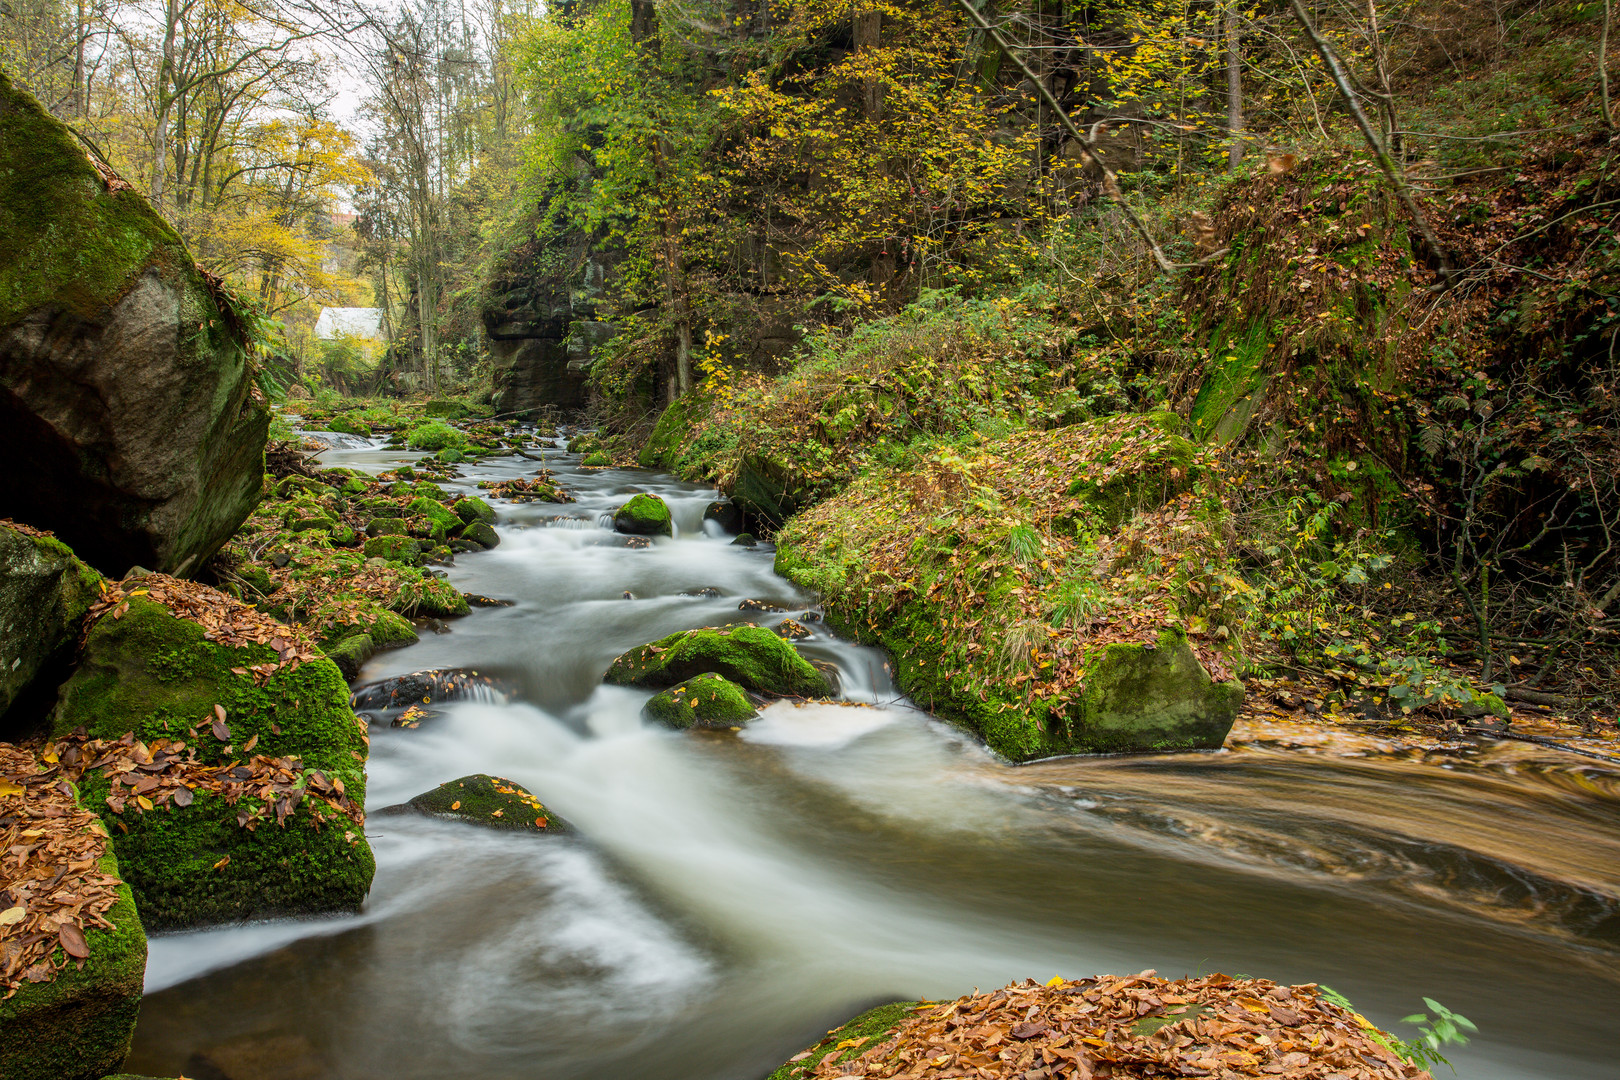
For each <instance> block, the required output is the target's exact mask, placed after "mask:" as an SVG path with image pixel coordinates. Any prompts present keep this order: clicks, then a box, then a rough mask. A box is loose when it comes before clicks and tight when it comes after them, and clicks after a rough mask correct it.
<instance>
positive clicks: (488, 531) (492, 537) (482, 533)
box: [456, 521, 501, 548]
mask: <svg viewBox="0 0 1620 1080" xmlns="http://www.w3.org/2000/svg"><path fill="white" fill-rule="evenodd" d="M456 536H457V537H458V538H459V539H462V540H466V541H469V542H470V543H474V544H477V545H478V546H479V547H482V548H492V547H496V546H497V545H499V544H500V542H501V537H500V534H499V533H497V532H496V531H495V529H494V528H493V527H492V526H490V525H486V524H485V523H484V522H482V521H474V522H472V523H471V524H469V525H467V526H466V527H464V528H463V529H462V530H461V531H460V532H459V533H457V534H456Z"/></svg>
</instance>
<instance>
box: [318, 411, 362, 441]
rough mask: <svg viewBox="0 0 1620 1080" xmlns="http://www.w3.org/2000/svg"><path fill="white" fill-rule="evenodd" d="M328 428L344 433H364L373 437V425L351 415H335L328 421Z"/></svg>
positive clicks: (328, 429)
mask: <svg viewBox="0 0 1620 1080" xmlns="http://www.w3.org/2000/svg"><path fill="white" fill-rule="evenodd" d="M326 430H327V431H336V432H338V433H339V434H342V435H362V436H364V437H366V438H368V439H369V438H371V425H370V424H368V423H366V422H365V421H364V420H357V419H355V418H354V417H351V416H334V417H333V418H332V419H331V420H328V421H327V423H326Z"/></svg>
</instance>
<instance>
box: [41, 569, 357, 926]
mask: <svg viewBox="0 0 1620 1080" xmlns="http://www.w3.org/2000/svg"><path fill="white" fill-rule="evenodd" d="M143 584H145V582H144V581H143ZM193 588H195V589H197V590H198V591H199V594H200V595H203V596H217V600H213V601H211V604H212V605H214V609H215V610H216V611H217V612H220V613H222V615H223V616H228V617H229V619H230V621H232V622H241V621H244V620H252V619H255V618H256V619H259V620H262V621H263V623H264V624H267V628H268V627H273V626H274V625H275V624H273V623H271V622H270V620H269V619H268V618H267V617H265V616H260V615H258V614H257V613H256V612H252V610H251V609H244V608H241V607H240V606H239V605H236V604H235V603H234V602H232V601H230V600H229V598H227V597H224V596H223V594H214V593H213V590H206V589H203V588H202V587H201V586H194V587H193ZM153 595H157V587H154V592H153ZM125 604H127V608H125V609H124V611H123V613H122V615H121V617H116V618H115V617H114V616H113V615H112V614H108V615H105V616H103V617H102V618H101V619H100V620H99V621H98V622H97V623H96V624H95V625H94V626H93V627H92V628H91V629H90V631H89V633H88V634H87V635H86V638H85V644H84V650H83V657H82V659H81V661H80V663H79V666H78V669H77V670H76V671H75V672H74V674H73V677H72V678H71V679H69V680H68V681H67V683H66V684H65V685H64V686H63V687H62V691H61V695H60V698H59V700H58V703H57V708H56V715H55V717H54V720H53V726H54V731H55V733H56V734H58V735H63V734H66V733H68V732H71V731H73V730H74V729H75V728H79V727H83V728H84V729H85V730H86V731H87V733H88V734H89V736H90V737H91V738H93V739H109V740H112V739H118V738H120V737H121V736H123V735H124V734H125V733H126V732H128V733H133V735H134V736H135V738H136V739H138V740H140V741H142V742H144V743H146V744H148V745H150V744H151V743H152V741H153V740H155V739H160V738H162V739H169V740H184V741H185V742H186V743H187V745H188V747H190V748H191V749H192V750H194V751H195V752H196V753H197V755H198V758H199V759H200V760H202V761H205V762H208V763H210V764H218V765H223V764H226V763H228V762H232V761H242V762H246V761H248V759H249V758H250V757H266V758H278V757H288V758H294V759H296V762H297V766H298V768H299V770H300V771H305V770H319V771H320V772H321V773H322V774H323V775H324V776H325V777H327V778H329V779H330V780H333V781H341V782H342V784H343V787H344V791H345V792H346V798H347V800H348V801H349V802H350V803H351V804H352V805H353V806H356V807H358V806H359V805H361V804H362V801H363V800H364V798H365V783H366V781H365V771H364V768H365V758H366V738H365V736H366V733H365V729H364V727H363V726H362V725H361V723H360V722H359V720H357V719H356V718H355V715H354V713H353V712H352V711H351V710H350V709H349V705H348V697H349V694H348V691H349V688H348V684H347V683H346V682H345V681H344V679H343V676H342V674H341V673H340V672H339V671H338V669H337V667H336V665H334V664H333V663H332V662H331V661H330V660H327V659H326V658H324V657H320V658H318V659H315V660H310V661H304V662H300V663H295V664H283V665H282V666H281V667H279V668H278V669H275V670H274V671H273V673H272V674H271V675H270V676H269V677H268V678H267V679H265V680H264V681H263V682H262V684H261V682H260V681H259V679H257V678H256V677H255V675H254V672H253V671H252V670H251V669H252V668H253V666H254V665H263V664H267V663H270V664H273V663H277V662H278V661H279V656H278V653H277V651H276V650H275V649H273V648H271V647H270V646H268V645H244V646H228V645H224V644H219V643H217V642H214V641H209V640H207V639H206V638H205V636H204V635H205V633H207V632H208V631H206V630H205V629H204V627H203V626H202V625H200V624H198V623H196V622H192V621H190V620H189V619H183V618H180V617H179V616H176V615H175V614H173V613H172V612H171V611H170V610H169V609H168V608H167V607H165V606H164V605H163V604H160V603H157V602H155V601H153V600H151V599H149V598H147V597H145V596H130V597H128V599H127V600H126V601H125ZM282 629H283V630H285V628H282ZM286 632H287V633H291V631H290V630H288V631H286ZM238 672H240V674H238ZM216 706H218V707H219V708H220V709H223V710H224V713H225V719H224V721H223V726H222V730H223V731H224V733H225V734H226V735H227V736H228V741H221V740H220V739H219V738H218V737H216V735H215V734H214V733H213V731H212V730H211V728H212V723H213V721H214V719H215V718H216V715H217V714H216V713H215V707H216ZM192 732H196V734H195V735H193V734H192ZM250 740H252V742H253V746H252V749H246V747H247V746H248V742H249V741H250ZM81 784H82V787H83V795H84V800H83V801H84V804H85V805H86V806H88V807H91V808H93V809H95V810H96V811H97V812H98V813H100V814H101V816H102V819H103V820H104V821H105V822H106V823H107V825H108V828H109V829H110V830H111V831H113V832H114V833H115V834H116V835H117V836H118V847H119V851H118V854H119V865H120V867H121V869H122V871H123V876H124V879H125V880H126V881H128V882H129V884H130V886H131V888H132V889H133V890H134V894H135V901H136V903H137V904H138V905H139V906H140V911H141V919H142V921H143V922H144V923H145V924H146V926H147V927H148V928H149V929H180V928H183V927H188V926H200V925H207V924H210V923H220V922H236V921H239V920H242V919H251V918H264V917H271V916H282V915H301V914H315V913H321V912H332V911H355V910H358V909H359V907H360V904H361V902H362V901H363V900H364V899H365V896H366V892H367V890H368V889H369V888H370V885H371V876H372V872H373V869H374V863H373V861H372V855H371V849H370V848H369V847H367V846H366V841H365V837H364V835H362V830H361V828H360V826H359V825H358V824H357V823H356V821H355V820H353V819H351V818H345V817H342V816H341V815H339V814H337V812H336V811H331V812H328V811H327V810H320V809H317V808H316V806H315V800H313V799H308V798H306V799H301V800H300V802H299V803H298V804H297V805H296V806H294V807H293V808H292V811H291V814H290V815H289V816H288V817H287V818H286V820H285V822H284V823H282V824H278V823H277V821H276V815H275V814H274V813H271V814H269V816H268V818H267V819H262V820H259V821H258V822H257V825H256V827H255V828H254V829H253V830H249V829H247V828H245V827H243V825H242V824H241V823H240V815H241V814H242V813H243V812H244V811H251V810H252V809H253V807H252V806H251V805H248V804H246V803H245V802H244V803H242V804H237V805H231V804H228V803H227V802H226V801H225V799H224V797H223V796H220V795H215V794H211V793H208V792H199V793H198V794H197V795H196V797H195V800H194V801H193V802H192V803H191V804H190V805H188V806H184V807H181V806H179V805H174V804H168V805H161V806H158V807H156V808H155V809H152V810H144V811H143V810H141V809H139V808H137V807H136V805H135V803H134V802H133V801H131V802H129V803H128V805H127V806H126V807H125V809H124V811H123V812H122V813H120V812H118V811H116V810H114V809H113V808H112V806H110V805H108V804H107V802H106V796H107V795H108V794H110V781H109V779H108V778H107V777H104V776H103V775H102V774H101V772H100V771H99V770H91V771H90V772H88V773H86V774H85V775H84V777H83V778H82V780H81ZM124 830H127V832H125V831H124Z"/></svg>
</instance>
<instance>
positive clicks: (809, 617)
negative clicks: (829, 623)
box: [799, 611, 821, 623]
mask: <svg viewBox="0 0 1620 1080" xmlns="http://www.w3.org/2000/svg"><path fill="white" fill-rule="evenodd" d="M799 621H800V622H806V623H818V622H820V621H821V612H819V611H807V612H805V613H804V614H803V615H800V616H799Z"/></svg>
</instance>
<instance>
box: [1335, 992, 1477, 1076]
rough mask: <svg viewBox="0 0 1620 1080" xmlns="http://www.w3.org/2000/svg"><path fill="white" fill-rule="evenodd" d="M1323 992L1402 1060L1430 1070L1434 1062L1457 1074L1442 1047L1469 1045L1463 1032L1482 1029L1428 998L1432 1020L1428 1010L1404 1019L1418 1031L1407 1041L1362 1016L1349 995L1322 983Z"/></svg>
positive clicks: (1427, 1003)
mask: <svg viewBox="0 0 1620 1080" xmlns="http://www.w3.org/2000/svg"><path fill="white" fill-rule="evenodd" d="M1321 991H1322V997H1323V998H1324V999H1325V1000H1327V1001H1330V1002H1332V1003H1333V1004H1334V1005H1337V1006H1339V1008H1341V1009H1347V1010H1349V1011H1350V1012H1352V1013H1354V1014H1355V1017H1356V1019H1357V1020H1358V1021H1360V1022H1361V1024H1362V1026H1363V1028H1364V1029H1365V1030H1366V1031H1367V1033H1368V1034H1370V1035H1371V1036H1372V1037H1373V1038H1374V1039H1376V1040H1377V1041H1378V1042H1379V1043H1380V1044H1381V1045H1383V1046H1384V1047H1385V1048H1387V1049H1388V1050H1389V1051H1390V1052H1391V1053H1394V1054H1397V1055H1399V1056H1400V1057H1401V1059H1402V1060H1404V1061H1407V1062H1410V1063H1411V1064H1413V1065H1417V1066H1419V1067H1420V1068H1425V1069H1428V1068H1430V1067H1431V1066H1434V1065H1444V1066H1445V1067H1446V1068H1448V1069H1450V1070H1451V1071H1452V1072H1453V1073H1455V1072H1456V1071H1457V1069H1456V1067H1455V1066H1454V1065H1452V1064H1451V1062H1450V1060H1449V1059H1447V1057H1446V1055H1445V1054H1444V1053H1443V1052H1442V1050H1441V1047H1443V1046H1466V1045H1467V1044H1468V1036H1466V1035H1464V1034H1463V1032H1464V1031H1465V1030H1466V1031H1472V1032H1474V1033H1475V1034H1478V1032H1479V1028H1478V1027H1476V1026H1475V1024H1474V1022H1473V1021H1472V1020H1470V1019H1468V1017H1466V1016H1463V1015H1461V1014H1459V1013H1454V1012H1452V1011H1451V1010H1450V1009H1448V1008H1446V1007H1445V1006H1444V1005H1442V1004H1440V1003H1439V1002H1438V1001H1436V1000H1434V998H1431V997H1426V998H1424V999H1423V1004H1425V1005H1427V1006H1428V1007H1429V1009H1430V1010H1432V1011H1433V1012H1434V1018H1433V1019H1430V1018H1429V1015H1428V1013H1413V1014H1412V1015H1411V1016H1406V1017H1402V1018H1401V1023H1403V1024H1414V1025H1416V1026H1417V1028H1418V1031H1419V1034H1418V1036H1417V1038H1416V1039H1415V1040H1412V1041H1410V1042H1408V1041H1407V1040H1405V1039H1402V1038H1401V1037H1400V1036H1398V1035H1393V1034H1391V1033H1390V1032H1387V1031H1381V1030H1379V1029H1378V1028H1377V1027H1375V1026H1374V1025H1373V1024H1372V1023H1371V1022H1370V1021H1368V1020H1367V1018H1366V1017H1364V1016H1362V1015H1361V1012H1360V1011H1359V1010H1358V1009H1357V1008H1356V1007H1355V1006H1354V1005H1353V1004H1351V1002H1350V999H1349V998H1347V997H1345V996H1344V995H1343V994H1341V993H1339V992H1338V991H1337V990H1335V989H1333V988H1332V987H1331V986H1323V987H1321Z"/></svg>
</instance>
